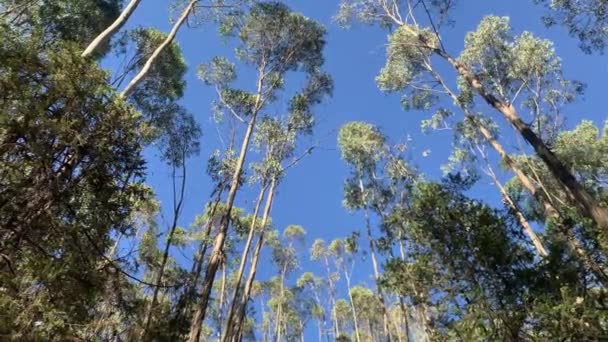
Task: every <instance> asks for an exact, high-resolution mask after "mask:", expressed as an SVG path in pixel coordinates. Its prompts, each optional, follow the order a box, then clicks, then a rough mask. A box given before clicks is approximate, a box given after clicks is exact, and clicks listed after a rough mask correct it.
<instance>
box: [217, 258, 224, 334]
mask: <svg viewBox="0 0 608 342" xmlns="http://www.w3.org/2000/svg"><path fill="white" fill-rule="evenodd" d="M225 294H226V260H223V261H222V285H221V289H220V303H219V305H218V323H219V324H218V326H219V330H220V341H221V340H222V325H223V324H222V319H223V315H222V312H223V308H224V300H225V299H224V298H225V297H226V296H225Z"/></svg>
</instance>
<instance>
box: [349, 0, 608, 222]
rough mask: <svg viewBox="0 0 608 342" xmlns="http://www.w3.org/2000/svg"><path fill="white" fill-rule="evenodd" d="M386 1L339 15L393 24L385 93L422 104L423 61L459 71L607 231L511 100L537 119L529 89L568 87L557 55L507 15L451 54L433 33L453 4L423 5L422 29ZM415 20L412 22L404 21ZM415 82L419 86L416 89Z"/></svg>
mask: <svg viewBox="0 0 608 342" xmlns="http://www.w3.org/2000/svg"><path fill="white" fill-rule="evenodd" d="M408 3H409V2H408ZM383 4H385V3H384V2H378V1H375V0H357V1H351V0H345V1H343V2H342V6H341V11H340V14H339V17H338V19H339V20H340V21H342V22H344V23H346V22H348V21H349V20H350V19H351V18H352V17H356V18H358V19H360V20H362V21H364V22H368V23H372V24H380V25H395V26H396V27H397V28H398V29H397V30H396V31H395V32H394V33H393V34H392V35H391V37H390V38H389V41H390V42H389V47H388V51H387V56H389V58H388V60H387V64H386V66H385V67H384V68H383V70H382V72H381V73H380V75H379V76H378V79H377V80H378V83H379V86H380V88H382V89H383V90H387V91H399V90H409V91H410V96H409V97H410V98H411V100H410V101H409V102H408V103H409V104H411V105H414V106H416V105H424V103H428V102H429V100H432V99H433V98H434V94H433V92H432V91H431V90H430V89H431V87H430V86H429V85H428V79H427V78H426V77H427V76H428V73H427V71H428V68H426V67H425V65H426V64H429V63H430V62H429V61H430V58H431V57H432V56H436V57H438V58H440V59H441V60H443V61H445V62H446V63H447V64H448V65H449V66H450V67H451V68H452V69H453V70H454V71H456V73H457V74H458V76H459V84H460V85H461V86H462V87H463V89H465V95H466V96H467V97H466V99H467V101H472V100H473V99H474V97H473V94H477V95H478V96H479V98H480V99H482V100H483V101H484V102H485V103H486V104H487V105H489V106H490V107H492V108H493V109H495V110H496V111H497V112H498V113H500V114H501V115H502V116H503V117H504V118H505V119H506V120H507V122H509V124H511V125H512V126H513V127H514V128H515V129H516V130H517V131H518V133H519V134H520V136H521V137H523V138H524V139H525V140H526V142H528V143H529V144H530V145H531V146H532V148H534V150H535V152H536V154H537V155H538V156H539V158H541V159H542V160H543V162H544V163H545V164H546V165H547V167H548V168H549V169H550V170H551V173H552V174H553V176H554V177H555V178H556V179H557V180H559V182H560V185H561V186H562V187H564V189H565V190H567V194H568V196H569V199H570V200H571V202H572V204H574V205H577V206H578V207H579V208H580V210H581V211H582V212H583V213H584V215H585V216H587V217H590V218H592V219H593V220H594V221H595V222H596V224H598V226H600V227H602V228H603V229H606V228H607V227H608V210H606V209H605V208H603V207H602V206H600V205H599V203H598V201H597V200H596V199H594V198H593V197H592V196H591V195H590V194H589V192H588V191H587V190H586V189H584V187H583V186H582V185H581V183H580V181H578V180H577V179H576V178H575V177H574V175H573V174H572V173H571V172H570V171H569V170H568V168H567V167H566V166H565V165H564V164H563V162H562V161H561V160H560V159H559V158H558V157H557V156H555V154H554V153H553V152H552V151H551V149H550V148H549V147H548V145H547V143H546V142H545V141H543V139H542V133H541V132H540V131H538V129H537V130H536V131H535V129H533V128H531V127H530V126H529V125H528V124H526V123H525V122H524V121H523V120H522V119H521V117H520V115H519V113H518V112H517V110H516V107H515V106H516V104H517V103H516V100H518V99H519V100H520V101H521V99H522V98H526V99H525V100H523V106H524V108H530V107H531V108H530V109H531V111H532V113H533V114H534V115H535V121H536V120H540V118H542V108H541V107H540V105H539V102H538V101H536V102H535V101H534V99H535V98H538V96H543V95H542V93H540V92H539V91H535V89H536V88H533V87H537V88H538V89H539V90H542V91H543V93H548V94H552V92H551V87H555V86H558V87H563V86H564V85H568V84H569V83H567V82H566V83H564V82H563V81H562V78H561V77H560V75H561V73H560V69H559V67H560V66H559V60H557V59H556V58H555V57H554V55H553V50H552V49H551V48H550V43H548V42H546V41H542V40H539V39H537V38H535V37H534V36H533V35H531V34H530V33H523V34H522V35H521V36H519V37H513V36H512V35H511V33H510V29H509V26H508V20H507V19H506V18H498V17H486V18H485V19H484V20H483V21H482V22H481V23H480V25H479V27H478V29H477V31H476V32H471V33H469V34H468V35H467V37H466V39H465V49H464V51H463V52H462V54H461V55H460V57H459V58H454V57H452V56H451V55H450V54H449V53H448V52H447V51H446V49H445V47H444V45H443V43H442V42H441V38H440V36H439V33H438V31H437V30H438V28H439V26H438V23H439V20H436V19H437V18H436V17H437V16H439V18H440V19H441V18H443V17H444V15H445V14H446V13H447V12H446V11H447V10H448V9H449V7H450V6H451V5H452V2H451V1H438V2H433V3H432V5H433V6H432V7H431V8H429V7H428V6H426V3H425V2H422V4H423V9H424V12H426V13H428V16H427V17H428V18H429V22H428V23H427V27H426V28H420V27H419V26H418V25H417V24H416V23H417V22H416V21H415V13H414V12H413V11H409V12H408V13H409V15H405V14H402V13H401V9H400V8H399V5H396V6H392V7H390V6H383ZM434 17H435V18H434ZM400 18H406V19H405V20H403V19H400ZM412 20H413V21H414V22H413V23H411V22H409V21H412ZM436 22H437V24H436ZM488 70H489V71H488ZM495 70H496V72H495ZM419 84H422V87H419V86H417V85H419ZM411 85H415V87H411ZM543 97H544V96H543ZM559 99H561V98H559ZM526 106H527V107H526Z"/></svg>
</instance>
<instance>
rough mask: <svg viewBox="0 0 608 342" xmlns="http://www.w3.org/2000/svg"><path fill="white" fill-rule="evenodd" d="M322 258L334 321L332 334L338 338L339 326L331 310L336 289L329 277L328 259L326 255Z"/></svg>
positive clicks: (334, 300) (333, 306)
mask: <svg viewBox="0 0 608 342" xmlns="http://www.w3.org/2000/svg"><path fill="white" fill-rule="evenodd" d="M323 260H324V261H325V270H326V271H327V281H328V283H329V302H330V305H331V308H330V309H331V310H330V315H331V317H332V321H333V322H334V334H335V337H334V338H338V336H340V328H339V327H338V319H337V317H335V315H334V314H333V311H334V309H335V307H336V297H335V295H336V294H335V292H336V290H335V285H334V281H333V280H332V278H331V268H330V267H329V260H328V259H327V256H324V257H323Z"/></svg>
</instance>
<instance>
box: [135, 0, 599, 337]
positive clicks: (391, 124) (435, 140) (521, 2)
mask: <svg viewBox="0 0 608 342" xmlns="http://www.w3.org/2000/svg"><path fill="white" fill-rule="evenodd" d="M287 3H288V4H289V5H290V6H291V7H292V8H293V9H294V10H296V11H299V12H302V13H303V14H304V15H306V16H307V17H310V18H313V19H315V20H318V21H320V22H321V23H322V24H323V25H325V27H326V28H327V30H328V36H327V48H326V61H327V62H326V70H327V71H328V72H329V73H330V74H331V75H332V76H333V78H334V80H335V92H334V96H333V98H332V99H331V100H329V101H328V102H327V103H326V104H323V105H321V106H320V107H318V110H317V120H318V126H317V127H316V129H315V132H316V133H315V137H314V139H313V141H315V142H320V144H321V145H322V148H321V149H318V150H316V151H315V152H314V153H313V155H312V156H309V157H307V158H306V159H305V160H304V161H303V162H302V163H300V164H299V165H298V166H297V167H296V168H293V169H291V170H290V171H289V173H288V174H287V176H286V179H285V180H284V182H283V183H282V184H281V186H280V188H279V193H278V196H277V198H276V201H275V205H274V207H273V211H272V217H273V222H274V224H275V227H276V228H278V229H281V230H282V229H283V228H284V227H286V226H287V225H289V224H299V225H302V226H304V227H305V228H306V230H307V232H308V236H307V243H308V244H310V243H312V241H313V240H314V239H316V238H323V239H325V240H326V241H330V240H332V239H334V238H337V237H344V236H345V235H347V234H349V233H350V232H351V231H353V230H356V229H360V228H361V227H362V220H361V218H360V217H359V216H357V215H352V214H350V213H348V212H347V211H346V210H344V209H343V208H342V205H341V201H342V185H343V181H344V179H345V178H346V177H347V176H348V169H347V168H346V166H345V164H344V163H343V162H342V161H341V160H340V156H339V151H338V150H337V147H336V133H337V130H338V129H339V127H340V126H341V125H342V124H344V123H346V122H348V121H352V120H363V121H367V122H370V123H373V124H376V125H378V126H379V127H380V128H381V129H382V130H383V131H384V132H385V133H387V134H388V135H389V137H390V139H392V141H394V142H402V141H404V140H405V139H406V137H407V136H408V135H409V136H410V137H411V138H412V139H413V141H412V142H411V144H410V147H411V149H410V151H409V156H410V158H411V161H412V163H413V164H414V165H416V166H417V167H418V168H419V169H420V170H421V171H423V172H424V173H426V174H428V175H429V177H430V178H437V177H439V176H440V175H441V171H440V169H439V168H440V166H441V165H442V164H443V163H445V162H446V158H447V156H448V155H449V153H450V150H451V142H452V133H451V132H449V131H448V132H441V133H431V134H430V135H424V134H422V133H421V130H420V120H421V119H424V118H426V117H427V114H425V113H414V112H404V111H402V109H401V107H400V104H399V97H398V96H397V95H391V96H387V95H385V94H383V93H381V92H380V91H379V90H378V89H377V87H376V85H375V83H374V78H375V76H376V75H377V73H378V71H379V70H380V68H381V67H382V65H383V64H384V60H385V44H386V35H387V32H386V31H382V30H380V29H378V28H370V27H361V26H359V27H357V26H355V27H353V28H351V29H350V30H343V29H341V28H339V27H338V26H337V25H336V24H334V23H332V20H331V18H332V16H333V15H334V14H335V12H336V10H337V6H338V0H290V1H287ZM169 5H170V2H169V1H168V0H144V1H142V5H141V7H140V9H138V10H137V12H136V14H135V16H134V18H133V19H132V20H131V22H130V23H129V26H130V27H132V26H140V25H142V26H156V27H158V28H160V29H161V30H163V31H165V32H167V31H168V29H169V22H168V14H167V13H168V12H167V9H168V8H169ZM542 13H543V9H542V8H540V7H538V6H535V5H533V3H532V0H511V1H505V0H465V1H460V5H459V6H458V7H457V8H456V10H455V12H454V13H453V19H455V26H454V27H453V28H452V29H451V30H450V31H444V32H443V38H444V41H445V42H447V47H448V50H449V51H450V52H451V53H452V54H453V55H458V53H459V51H460V50H461V48H462V46H463V41H464V35H465V33H466V32H467V31H470V30H473V29H474V28H475V27H476V26H477V23H478V22H479V20H480V19H481V18H482V17H483V16H484V15H488V14H495V15H501V16H502V15H504V16H509V17H511V23H512V26H513V28H514V31H515V32H516V33H519V32H521V31H523V30H529V31H532V32H534V33H535V34H536V35H538V36H541V37H545V38H548V39H550V40H552V41H554V42H555V48H556V50H557V54H558V55H559V56H561V57H562V59H563V64H564V70H565V74H566V77H568V78H573V79H577V80H581V81H584V82H585V83H586V84H587V85H588V88H587V92H586V96H585V99H583V100H582V101H579V102H577V103H576V104H574V105H571V106H569V107H568V110H567V111H566V115H567V126H568V127H572V126H573V125H575V124H577V123H578V122H580V120H582V119H583V118H585V119H591V120H594V121H595V122H596V123H597V124H600V125H601V124H603V121H604V120H605V119H606V111H605V109H604V108H605V107H604V106H601V104H602V102H603V100H604V98H603V96H605V93H606V92H605V88H604V87H603V83H604V80H605V79H606V78H607V76H608V63H607V62H608V60H607V59H606V58H605V57H604V56H600V55H592V56H589V55H585V54H583V53H582V52H581V51H580V50H579V49H578V47H577V42H576V40H575V39H573V38H570V37H569V36H568V35H567V33H566V32H565V31H564V30H563V29H562V28H559V27H556V28H552V29H549V30H548V29H546V28H544V27H543V26H542V25H541V23H540V17H541V15H542ZM178 40H179V43H180V45H181V47H182V49H183V51H184V53H185V56H186V59H187V62H188V64H189V67H190V70H189V73H188V77H187V81H188V87H187V90H186V94H185V98H184V100H183V104H184V105H185V106H186V107H187V108H188V109H189V110H190V111H191V112H193V113H194V114H195V115H196V118H197V119H198V121H199V122H200V123H201V125H202V128H203V134H204V136H203V139H202V144H201V146H202V151H201V155H200V157H199V158H193V159H191V160H189V162H188V171H189V176H188V177H189V178H188V189H187V192H186V203H185V210H184V212H183V215H182V218H181V220H180V224H181V225H182V226H184V227H187V226H189V225H190V223H191V222H192V221H193V219H194V217H195V215H197V214H199V213H200V212H201V210H202V208H203V205H204V203H205V202H206V201H207V199H208V195H209V193H210V191H211V184H210V182H209V180H208V177H207V175H206V174H205V168H206V165H205V161H206V158H207V156H208V155H209V154H210V152H211V151H212V150H213V149H215V148H217V147H219V146H221V145H219V140H218V135H217V133H216V131H215V128H214V125H213V123H212V120H211V118H210V110H209V108H210V104H211V102H212V101H213V100H214V98H215V97H214V92H213V90H212V89H210V88H209V87H206V86H205V85H203V84H202V83H201V82H200V81H198V79H197V78H196V68H197V66H198V64H200V63H201V62H204V61H207V60H209V59H210V58H211V57H212V56H214V55H224V56H228V57H232V55H233V54H232V51H231V49H230V48H228V47H227V46H226V45H225V44H224V43H222V41H221V40H220V39H219V38H218V37H217V35H216V33H215V31H214V28H213V27H212V26H211V25H207V26H202V27H198V28H185V29H183V30H182V32H180V34H179V36H178ZM497 121H498V122H502V119H500V118H497ZM505 129H510V128H506V127H505ZM506 136H513V135H512V134H506ZM503 143H504V144H505V145H507V146H509V147H516V146H517V145H518V143H517V141H515V140H512V141H509V140H507V141H503ZM303 146H306V143H304V144H303ZM427 149H428V150H430V151H431V154H430V156H428V157H423V156H422V152H423V151H424V150H427ZM148 157H149V160H148V183H149V184H151V185H152V186H153V187H154V189H155V191H156V193H157V195H158V196H159V198H160V200H161V202H163V203H164V205H165V207H166V208H167V209H169V208H170V207H171V202H170V201H171V196H170V193H171V188H170V178H169V169H168V168H167V167H165V166H164V165H163V164H162V163H159V161H158V160H157V158H156V157H155V154H154V153H153V152H152V151H151V152H150V153H148ZM495 193H496V191H495V190H494V188H493V187H492V186H491V185H490V183H489V181H488V180H487V179H482V181H481V182H480V185H478V186H477V187H476V188H475V189H474V191H472V193H471V195H472V196H475V197H479V198H483V199H484V200H486V201H488V202H490V203H494V204H498V201H497V196H496V194H495ZM253 198H254V196H253V194H252V191H251V189H249V188H245V189H244V190H243V191H242V192H241V193H239V195H238V197H237V205H238V206H240V207H245V208H247V209H249V210H251V207H252V203H251V202H252V201H253ZM165 226H166V225H165ZM307 249H308V246H306V247H305V251H306V250H307ZM174 252H175V251H174ZM190 252H191V251H185V252H184V253H185V254H186V255H188V254H189V253H190ZM175 254H178V253H174V255H175ZM302 260H303V261H304V264H303V265H302V267H303V268H304V269H312V270H316V268H315V267H311V265H309V263H308V262H307V261H305V260H307V256H303V257H302ZM264 263H267V261H265V262H264ZM359 265H362V267H359V268H358V271H359V272H360V274H359V275H357V276H355V282H363V283H366V284H367V285H369V286H371V285H372V280H371V278H370V275H371V269H370V267H369V261H359ZM271 270H272V269H270V268H269V267H265V264H264V265H263V267H262V272H261V274H260V278H261V279H264V278H266V277H268V275H269V274H271V273H270V272H269V271H271ZM313 336H314V335H313Z"/></svg>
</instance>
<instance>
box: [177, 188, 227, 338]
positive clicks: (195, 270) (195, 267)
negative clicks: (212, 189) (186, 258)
mask: <svg viewBox="0 0 608 342" xmlns="http://www.w3.org/2000/svg"><path fill="white" fill-rule="evenodd" d="M223 191H224V185H223V184H222V183H220V184H219V185H218V187H217V195H216V197H215V200H214V202H213V205H212V207H211V210H210V211H209V214H208V216H209V218H208V219H207V222H205V227H204V228H203V231H204V236H203V238H202V241H201V243H200V245H199V247H198V251H197V253H196V256H195V258H194V262H193V263H192V268H191V270H190V276H191V279H190V280H189V281H188V284H187V286H186V289H185V290H184V294H183V297H182V299H181V300H182V305H181V306H180V308H181V309H180V310H178V312H177V314H176V317H175V322H177V326H178V327H181V326H182V322H183V320H184V318H185V317H187V314H188V311H190V309H191V306H192V299H193V298H194V297H195V295H196V284H197V283H198V279H199V278H200V275H201V270H202V267H203V261H204V259H205V254H207V249H208V248H209V243H208V239H209V237H210V236H211V231H212V229H213V224H214V222H215V213H216V211H217V207H218V206H219V204H220V201H221V198H222V193H223Z"/></svg>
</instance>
